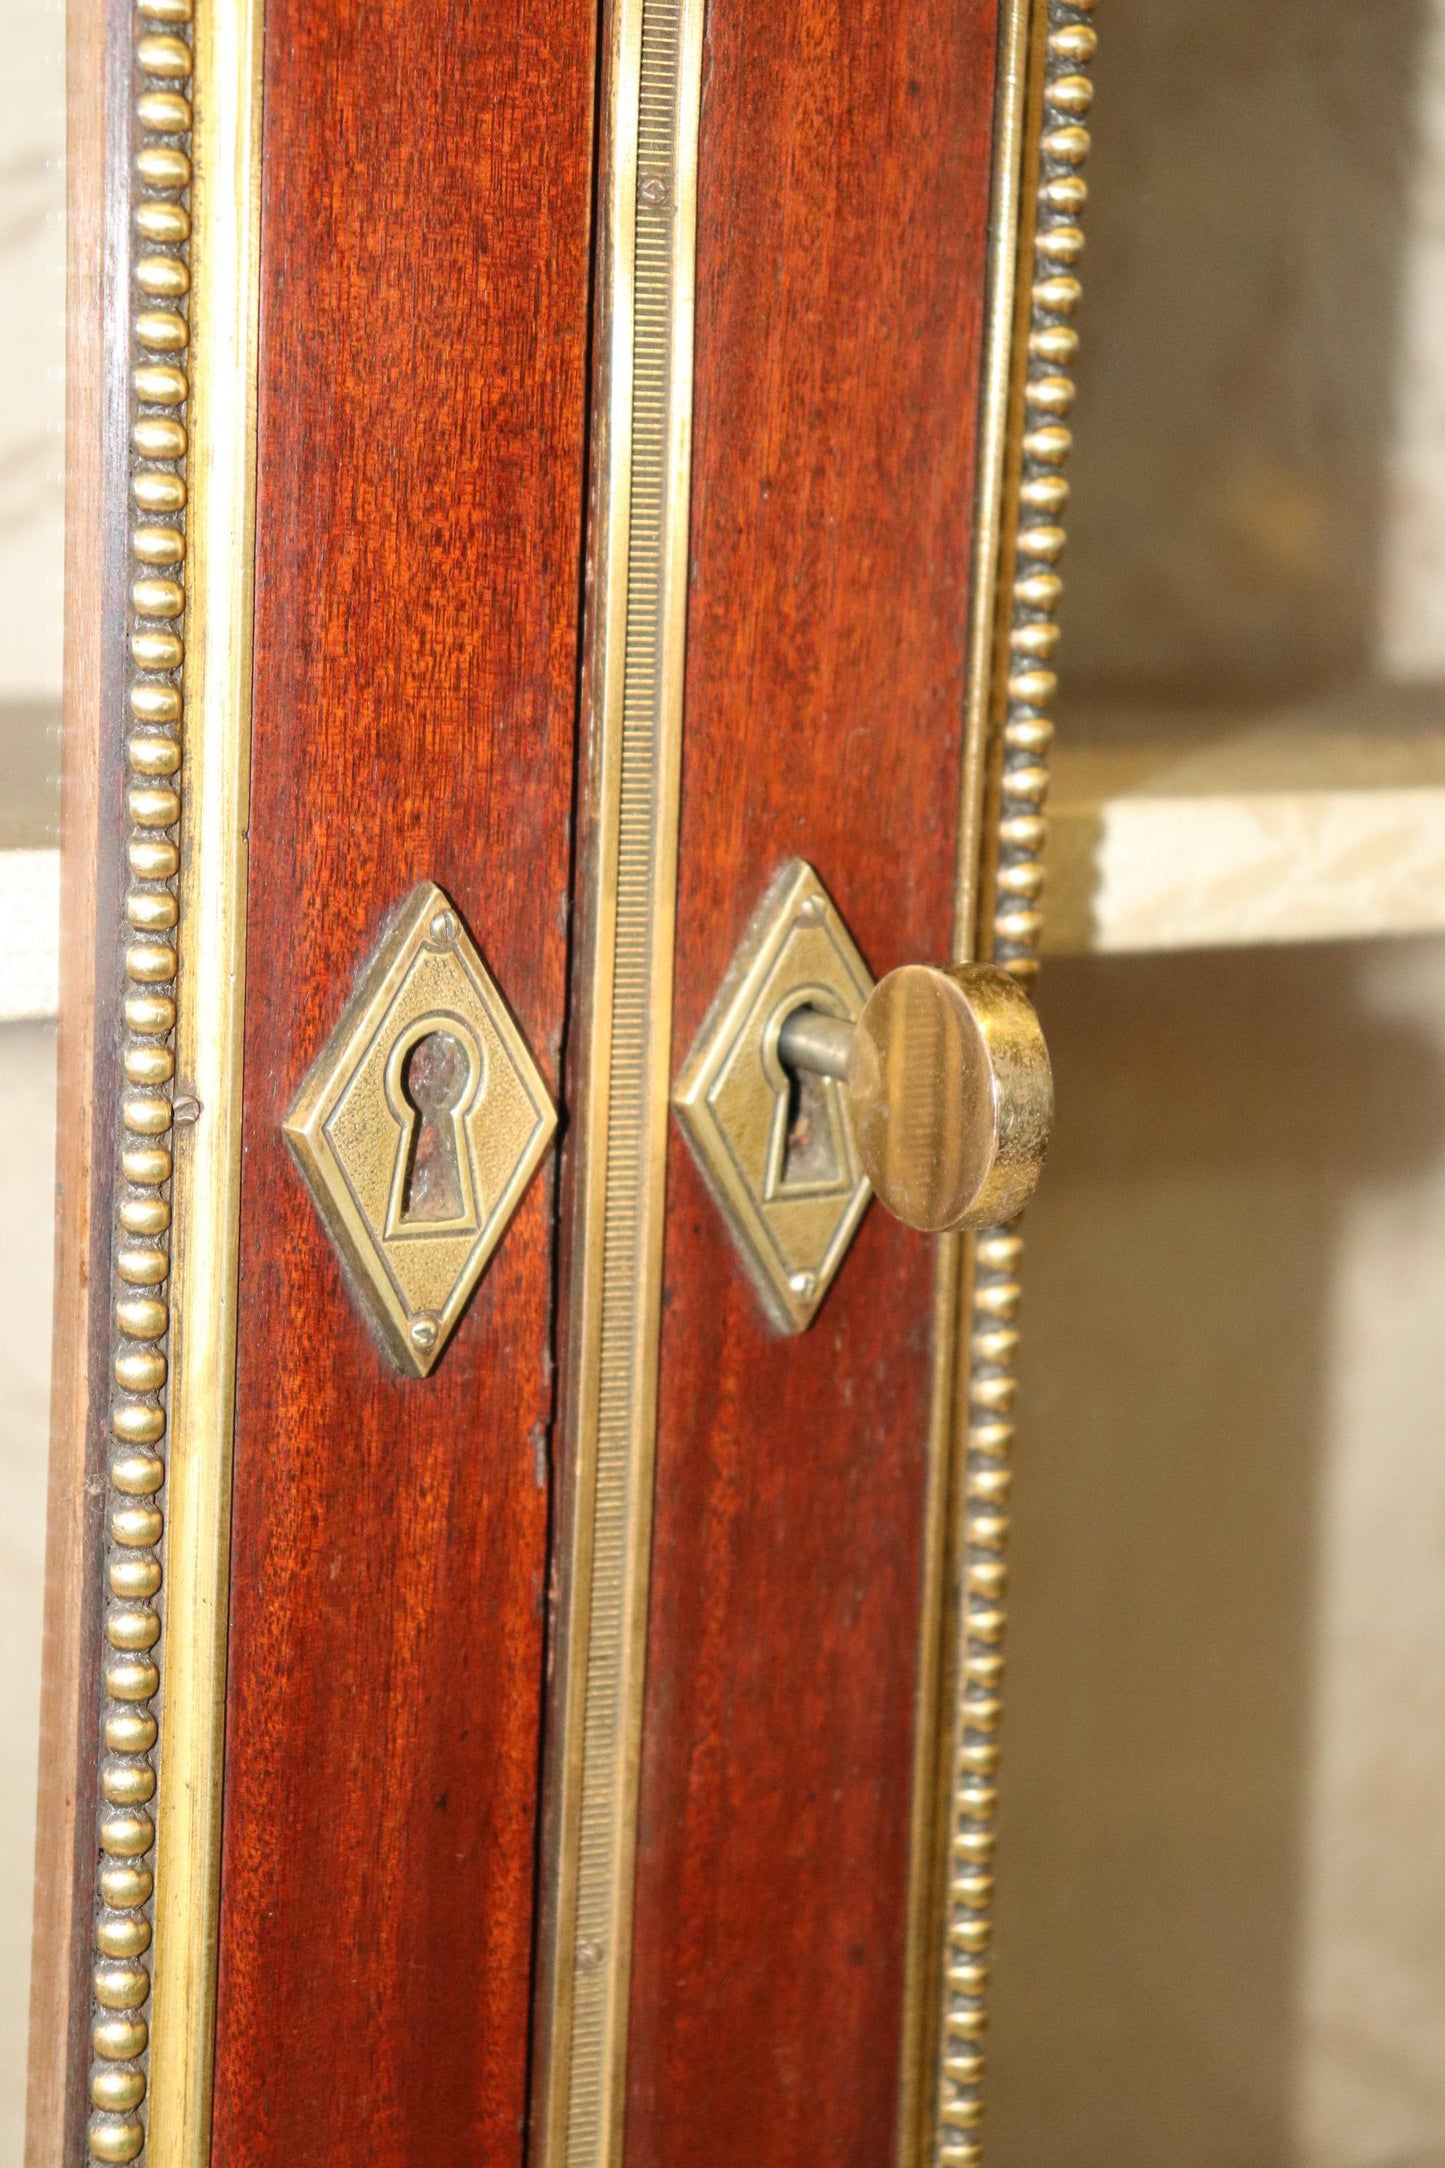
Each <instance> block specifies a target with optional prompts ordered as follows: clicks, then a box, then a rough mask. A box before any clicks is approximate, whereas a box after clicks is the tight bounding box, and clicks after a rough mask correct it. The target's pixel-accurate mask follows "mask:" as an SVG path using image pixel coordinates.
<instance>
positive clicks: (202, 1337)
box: [87, 0, 260, 2168]
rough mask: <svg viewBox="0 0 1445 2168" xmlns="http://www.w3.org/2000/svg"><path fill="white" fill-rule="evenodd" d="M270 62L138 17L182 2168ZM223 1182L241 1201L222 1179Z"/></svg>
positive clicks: (133, 897)
mask: <svg viewBox="0 0 1445 2168" xmlns="http://www.w3.org/2000/svg"><path fill="white" fill-rule="evenodd" d="M259 53H260V40H259V12H258V8H257V6H256V5H255V4H254V0H203V13H202V15H201V17H200V19H199V20H197V21H196V22H195V23H194V24H193V21H192V0H138V10H137V22H136V29H135V36H134V46H133V57H134V62H135V107H134V127H135V133H134V163H133V168H132V176H131V198H130V209H131V214H132V215H131V224H132V252H131V263H130V271H131V284H132V307H131V317H130V331H131V345H132V373H131V410H130V451H131V456H130V469H129V495H130V499H131V507H132V521H133V524H132V527H131V560H132V580H131V587H130V597H129V600H130V605H131V621H130V628H129V631H130V655H131V661H132V666H133V667H132V672H131V677H130V681H129V685H128V687H127V693H126V700H125V710H124V713H123V715H122V716H121V717H120V718H119V719H118V721H119V727H120V729H121V731H122V734H123V736H124V741H125V746H126V752H127V761H128V765H129V768H130V779H129V786H128V792H127V805H126V810H127V815H128V820H129V826H130V834H129V841H128V865H129V880H128V884H127V888H126V893H125V898H124V902H123V907H122V908H123V915H124V919H125V922H126V925H127V928H128V936H127V940H126V945H125V949H124V957H123V966H122V968H123V974H124V987H123V1009H122V1014H123V1019H124V1034H123V1039H122V1044H121V1051H120V1072H121V1073H120V1082H121V1088H122V1097H121V1123H122V1130H123V1135H122V1139H121V1144H120V1151H119V1164H118V1167H117V1180H116V1192H115V1194H116V1222H115V1237H114V1247H113V1257H112V1266H113V1275H114V1311H113V1315H114V1323H115V1336H114V1342H113V1348H112V1356H111V1369H112V1387H113V1396H112V1403H111V1411H110V1428H111V1432H112V1437H113V1450H112V1458H111V1463H110V1496H109V1499H108V1501H107V1544H106V1551H105V1559H104V1575H105V1589H106V1610H105V1618H104V1628H103V1631H104V1652H103V1661H102V1679H103V1687H104V1700H103V1705H102V1709H101V1716H100V1753H99V1782H98V1790H99V1799H98V1803H97V1841H98V1850H99V1857H100V1864H99V1871H98V1877H97V1889H96V1908H95V1919H94V1949H95V1967H94V1972H93V1979H92V1984H93V2005H92V2028H91V2043H92V2050H93V2060H92V2063H91V2068H90V2080H89V2091H90V2104H91V2110H92V2113H91V2116H90V2120H89V2123H88V2126H87V2140H88V2152H89V2155H90V2157H91V2159H92V2160H96V2161H136V2160H139V2159H140V2158H141V2156H142V2154H145V2155H146V2158H147V2160H148V2161H149V2162H150V2163H151V2164H153V2168H183V2164H188V2168H202V2164H203V2163H204V2161H205V2159H206V2157H207V2154H208V2152H209V2082H210V2034H211V2026H212V2023H213V2007H212V2001H211V1995H210V1986H209V1983H210V1973H211V1967H212V1963H213V1957H214V1922H215V1905H216V1896H217V1881H218V1860H217V1859H216V1857H215V1848H214V1845H212V1846H211V1848H210V1851H209V1853H208V1854H207V1856H206V1858H205V1859H204V1860H202V1861H200V1862H197V1861H196V1860H194V1859H191V1860H189V1861H188V1860H187V1859H186V1858H185V1856H184V1855H185V1847H184V1846H183V1845H182V1846H178V1845H177V1843H176V1841H175V1838H174V1835H173V1834H172V1835H171V1836H169V1837H168V1834H167V1828H168V1822H169V1824H170V1825H171V1826H172V1829H173V1827H174V1824H175V1822H176V1819H177V1803H178V1802H180V1803H181V1814H182V1818H184V1817H186V1816H190V1817H191V1818H192V1819H194V1816H195V1813H196V1812H197V1811H198V1805H197V1803H199V1811H202V1812H209V1813H210V1815H211V1818H212V1820H213V1821H214V1819H215V1815H216V1811H217V1807H218V1780H219V1760H218V1753H217V1749H218V1746H219V1738H220V1726H221V1718H222V1705H223V1696H224V1675H223V1670H222V1668H221V1666H220V1664H219V1663H218V1662H217V1661H216V1660H215V1656H216V1650H215V1644H216V1639H217V1620H218V1619H220V1620H221V1621H222V1622H223V1617H224V1606H223V1603H222V1602H219V1601H218V1598H217V1591H218V1588H220V1587H223V1582H222V1581H221V1578H220V1576H221V1570H222V1564H221V1562H222V1559H223V1552H224V1527H225V1519H226V1515H225V1511H224V1490H225V1483H224V1474H223V1473H222V1472H221V1471H223V1470H224V1468H226V1467H228V1451H229V1435H228V1429H227V1425H228V1422H229V1412H228V1411H229V1407H230V1401H231V1397H232V1377H233V1372H232V1367H231V1360H230V1357H229V1356H228V1353H227V1346H226V1336H225V1331H224V1329H218V1328H217V1323H216V1318H215V1315H214V1313H215V1311H216V1309H217V1302H216V1300H215V1294H216V1289H217V1287H218V1286H219V1287H220V1288H221V1290H222V1291H224V1289H225V1288H226V1286H227V1285H229V1284H231V1283H233V1279H234V1228H233V1226H227V1225H225V1224H222V1222H224V1220H225V1213H224V1211H223V1212H222V1213H221V1214H220V1215H219V1217H218V1215H217V1213H216V1211H215V1209H214V1202H213V1199H214V1193H215V1191H216V1189H217V1185H218V1174H217V1164H216V1163H217V1159H218V1155H219V1158H220V1160H221V1161H223V1162H226V1163H227V1164H229V1163H231V1162H234V1161H235V1160H236V1159H237V1156H238V1142H239V1140H238V1135H237V1130H236V1122H237V1113H238V1107H239V1046H238V1043H237V1040H236V1035H235V1030H234V1028H233V1027H234V1022H235V1020H236V1019H237V1018H238V1017H239V1002H240V995H241V987H242V985H243V983H244V974H243V970H242V963H243V956H242V939H243V934H244V911H245V879H244V844H243V836H244V795H245V794H244V748H245V745H246V743H247V740H248V737H249V713H248V709H247V704H246V703H247V698H248V694H247V690H246V688H247V687H248V685H249V636H250V579H251V565H250V558H251V547H252V526H251V515H250V499H249V490H250V486H251V485H250V474H251V470H252V466H253V463H254V389H253V387H254V315H255V309H254V285H255V279H254V238H255V219H256V201H255V197H256V191H255V187H254V171H255V150H256V144H255V121H256V115H257V114H258V112H259ZM193 98H194V107H195V109H194V111H193ZM193 169H194V180H195V186H194V189H193V186H192V182H193ZM211 182H214V185H208V184H209V183H211ZM193 221H194V231H193ZM193 282H194V291H193ZM238 326H239V327H240V328H239V335H238ZM193 345H194V348H195V352H194V354H193V352H192V347H193ZM238 387H239V404H238ZM192 474H194V475H196V476H197V477H199V478H200V479H199V482H198V484H197V488H196V493H195V501H194V502H192V501H191V491H190V488H189V480H190V477H191V475H192ZM238 776H239V778H240V787H239V788H238V781H237V779H238ZM183 807H184V826H183V825H182V820H183ZM202 872H204V880H202V877H201V876H202ZM218 917H219V920H220V922H221V923H220V924H219V925H218V924H217V919H218ZM218 1001H219V1003H220V1006H221V1008H222V1009H223V1011H225V1015H224V1017H223V1018H222V1019H220V1020H219V1022H218V1019H217V1016H216V1014H215V1013H214V1012H215V1010H216V1008H217V1004H218ZM178 1080H179V1081H178ZM219 1186H220V1188H221V1190H222V1191H223V1192H225V1193H226V1194H227V1195H229V1194H230V1193H231V1192H232V1191H233V1190H234V1180H233V1179H229V1181H228V1177H227V1176H226V1174H225V1173H224V1171H222V1172H221V1174H220V1176H219ZM173 1215H174V1222H175V1224H174V1227H173V1225H172V1219H173ZM233 1216H234V1215H232V1217H233ZM224 1307H225V1305H224V1301H222V1303H221V1308H222V1309H223V1310H224ZM198 1379H199V1390H198ZM218 1433H225V1435H224V1436H221V1435H218ZM198 1466H199V1467H201V1468H202V1469H203V1470H204V1471H206V1472H205V1474H204V1476H203V1479H202V1480H201V1481H200V1482H199V1483H198V1482H197V1476H196V1471H197V1468H198ZM198 1497H200V1498H201V1500H202V1509H201V1510H200V1511H199V1512H197V1510H196V1502H197V1499H198ZM198 1644H199V1645H200V1646H201V1647H202V1648H203V1649H206V1650H208V1651H209V1659H208V1660H207V1661H203V1662H202V1663H201V1664H200V1665H198V1664H197V1662H196V1660H195V1653H196V1649H197V1646H198ZM163 1680H164V1688H165V1698H164V1704H163V1706H162V1705H161V1704H160V1698H159V1697H160V1694H161V1688H162V1681H163ZM162 1720H163V1721H164V1737H162V1730H161V1723H162ZM162 1747H163V1748H164V1753H162V1751H161V1750H162ZM197 1868H199V1871H197Z"/></svg>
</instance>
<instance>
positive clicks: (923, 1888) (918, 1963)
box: [898, 0, 1039, 2168]
mask: <svg viewBox="0 0 1445 2168" xmlns="http://www.w3.org/2000/svg"><path fill="white" fill-rule="evenodd" d="M1038 18H1039V10H1038V0H1005V6H1004V9H1003V13H1002V18H1001V21H1000V25H999V48H998V86H997V91H996V96H995V107H994V111H995V126H994V169H993V185H992V197H991V202H990V209H989V240H988V283H987V294H986V301H985V325H984V353H983V372H982V388H981V394H980V400H979V445H978V484H977V494H976V497H975V516H974V543H973V568H972V592H971V595H970V601H969V671H968V691H967V696H966V708H965V730H964V760H963V776H962V789H961V801H960V807H959V832H958V847H957V881H956V890H955V902H954V925H953V946H952V954H953V960H954V961H955V962H956V963H972V962H974V961H975V960H977V958H978V956H979V944H978V941H977V911H978V900H977V899H978V890H979V885H980V881H981V878H982V876H983V866H982V860H983V857H984V854H985V850H986V848H987V847H988V843H989V841H990V840H991V839H987V838H986V837H985V832H984V804H985V786H986V779H987V772H988V764H989V743H990V727H989V726H990V717H991V712H992V708H993V688H994V669H995V648H996V627H997V619H998V607H999V600H998V596H999V583H1000V577H1001V573H1002V569H1003V568H1002V559H1003V552H1004V520H1005V512H1006V505H1005V491H1006V483H1007V470H1008V453H1009V423H1010V416H1011V412H1012V409H1013V406H1014V403H1015V398H1014V394H1015V383H1016V378H1017V374H1018V371H1017V363H1016V355H1017V337H1016V334H1017V317H1018V286H1019V273H1020V268H1021V256H1022V246H1023V208H1024V206H1023V189H1024V165H1025V151H1026V143H1027V121H1028V88H1029V74H1030V63H1031V53H1032V51H1033V49H1034V46H1035V44H1036V42H1037V41H1036V38H1035V36H1034V33H1035V32H1036V30H1037V29H1038V28H1039V19H1038ZM973 1253H974V1244H973V1240H972V1238H971V1237H969V1236H962V1235H948V1236H944V1237H943V1238H941V1239H940V1241H939V1243H938V1249H937V1256H936V1259H935V1265H934V1305H933V1327H932V1348H933V1378H932V1386H931V1392H930V1407H929V1440H928V1490H927V1496H926V1500H925V1506H924V1538H923V1559H924V1568H923V1597H922V1605H921V1612H922V1617H921V1625H920V1635H919V1676H918V1693H917V1711H918V1716H917V1722H916V1725H915V1734H914V1753H913V1788H912V1801H913V1804H912V1817H911V1833H910V1834H911V1847H910V1873H909V1889H908V1924H907V1945H906V1955H905V1970H904V2009H903V2051H902V2083H901V2087H900V2102H899V2136H898V2160H899V2168H917V2164H918V2163H919V2162H920V2161H921V2160H923V2159H924V2158H925V2155H926V2153H927V2152H928V2151H930V2150H931V2149H930V2148H929V2146H928V2139H927V2133H926V2127H925V2126H926V2124H927V2122H929V2121H930V2120H931V2117H932V2113H933V2106H934V2101H933V2095H934V2092H935V2090H936V2086H935V2081H934V2078H933V2056H934V2043H935V2040H936V2037H937V2031H938V1984H937V1980H938V1963H937V1949H938V1934H939V1921H940V1917H941V1912H942V1907H943V1903H944V1876H943V1861H942V1856H941V1855H942V1844H941V1841H940V1840H941V1836H942V1831H943V1828H944V1824H945V1821H946V1817H947V1812H948V1787H947V1783H946V1763H945V1755H946V1750H947V1745H948V1739H949V1731H950V1728H951V1727H950V1726H949V1724H948V1722H947V1721H946V1717H945V1707H946V1703H947V1701H948V1700H950V1699H951V1697H952V1695H953V1692H954V1678H953V1658H954V1655H955V1651H954V1649H953V1647H952V1645H951V1644H952V1642H953V1639H954V1636H953V1633H952V1631H951V1630H950V1628H951V1623H952V1621H953V1619H954V1618H955V1617H956V1614H957V1588H956V1586H955V1585H954V1579H953V1576H954V1574H955V1572H956V1564H955V1560H956V1549H957V1546H956V1543H955V1541H954V1540H953V1536H954V1529H953V1523H954V1520H955V1519H956V1515H955V1512H954V1509H953V1497H954V1492H955V1488H956V1481H957V1470H956V1466H955V1461H956V1446H955V1434H956V1431H957V1428H958V1405H957V1400H958V1392H957V1386H958V1365H959V1343H960V1328H961V1321H962V1318H963V1316H964V1315H965V1313H966V1309H967V1304H968V1300H969V1295H970V1291H971V1288H972V1282H973Z"/></svg>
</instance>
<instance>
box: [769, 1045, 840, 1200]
mask: <svg viewBox="0 0 1445 2168" xmlns="http://www.w3.org/2000/svg"><path fill="white" fill-rule="evenodd" d="M783 1074H784V1075H785V1076H786V1078H787V1080H788V1113H787V1123H788V1127H787V1132H786V1136H785V1139H784V1143H783V1165H782V1179H781V1181H780V1182H779V1185H778V1186H779V1188H780V1189H784V1190H787V1189H815V1188H824V1187H826V1186H827V1185H829V1184H830V1183H833V1182H836V1181H838V1180H839V1178H840V1177H841V1175H842V1172H843V1170H842V1168H841V1167H840V1166H839V1164H838V1146H837V1139H836V1137H835V1135H834V1132H833V1109H832V1107H831V1106H830V1105H829V1103H828V1085H827V1080H826V1079H825V1078H824V1077H820V1076H813V1075H811V1074H810V1073H809V1072H808V1071H807V1070H804V1069H785V1070H784V1072H783Z"/></svg>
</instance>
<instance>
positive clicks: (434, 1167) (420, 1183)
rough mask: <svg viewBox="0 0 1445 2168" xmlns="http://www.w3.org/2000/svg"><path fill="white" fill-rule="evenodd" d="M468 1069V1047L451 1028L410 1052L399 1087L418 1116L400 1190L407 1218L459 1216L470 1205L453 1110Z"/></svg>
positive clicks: (431, 1034)
mask: <svg viewBox="0 0 1445 2168" xmlns="http://www.w3.org/2000/svg"><path fill="white" fill-rule="evenodd" d="M468 1074H469V1065H468V1062H467V1057H466V1053H465V1050H464V1049H463V1047H462V1046H461V1044H460V1042H459V1041H458V1040H456V1039H454V1038H453V1037H452V1036H451V1034H450V1032H446V1031H429V1032H428V1033H427V1035H426V1037H425V1038H424V1039H418V1041H417V1043H416V1045H415V1046H414V1047H413V1048H412V1050H411V1052H410V1053H409V1054H408V1055H407V1058H406V1064H405V1066H404V1068H403V1070H402V1075H401V1088H402V1091H403V1092H404V1094H405V1095H406V1101H407V1104H408V1106H410V1107H412V1108H414V1109H415V1112H416V1120H415V1121H414V1122H413V1124H412V1134H411V1160H410V1164H409V1165H408V1167H407V1170H406V1183H405V1187H404V1189H403V1191H402V1207H401V1216H402V1219H403V1221H406V1220H452V1219H460V1218H461V1216H462V1213H463V1211H464V1210H465V1208H466V1200H465V1198H464V1196H463V1194H462V1170H461V1165H460V1162H459V1160H458V1158H457V1125H456V1123H455V1121H453V1119H452V1115H453V1112H454V1110H455V1108H456V1106H457V1104H458V1102H459V1101H460V1099H461V1096H462V1093H463V1092H464V1091H465V1090H466V1087H467V1077H468Z"/></svg>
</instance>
